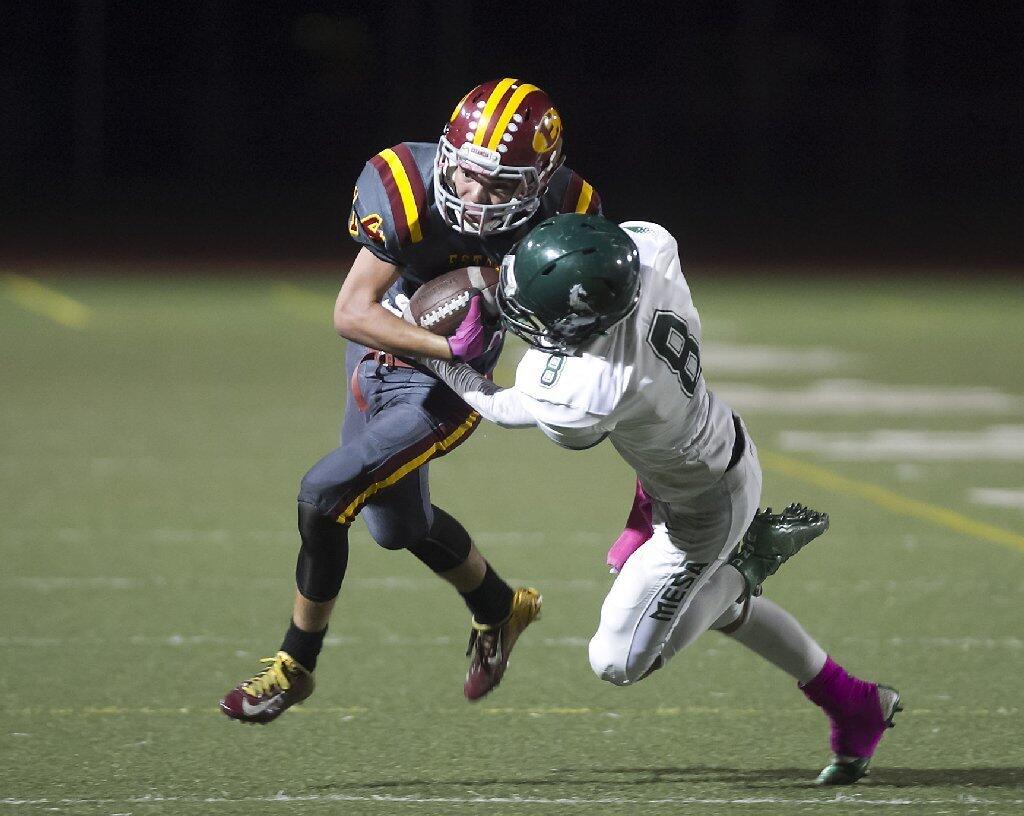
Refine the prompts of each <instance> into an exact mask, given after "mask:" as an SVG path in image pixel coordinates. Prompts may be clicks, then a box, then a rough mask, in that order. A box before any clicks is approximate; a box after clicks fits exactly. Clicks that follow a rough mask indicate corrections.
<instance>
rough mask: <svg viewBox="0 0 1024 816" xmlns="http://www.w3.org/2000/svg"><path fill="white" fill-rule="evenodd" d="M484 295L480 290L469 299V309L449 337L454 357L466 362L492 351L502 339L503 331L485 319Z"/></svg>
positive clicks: (449, 345)
mask: <svg viewBox="0 0 1024 816" xmlns="http://www.w3.org/2000/svg"><path fill="white" fill-rule="evenodd" d="M483 301H484V299H483V296H482V295H481V294H480V293H479V292H478V293H477V294H475V295H473V297H472V298H470V301H469V311H468V312H466V316H465V317H464V318H462V322H461V323H460V324H459V327H458V328H457V329H456V330H455V334H453V335H452V336H451V337H449V338H448V348H450V349H451V352H452V357H453V358H455V359H456V360H458V361H460V362H464V363H468V362H469V361H470V360H475V359H476V358H477V357H480V356H482V355H484V354H486V353H487V352H488V351H490V350H491V349H492V348H494V346H495V345H496V343H497V342H498V341H499V340H500V339H501V332H500V331H499V329H498V328H497V327H495V326H490V325H488V324H487V322H486V321H485V319H484V313H483Z"/></svg>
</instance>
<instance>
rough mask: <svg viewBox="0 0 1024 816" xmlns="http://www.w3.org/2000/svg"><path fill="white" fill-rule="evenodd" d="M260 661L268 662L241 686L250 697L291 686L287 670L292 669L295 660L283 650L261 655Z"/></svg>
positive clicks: (283, 689)
mask: <svg viewBox="0 0 1024 816" xmlns="http://www.w3.org/2000/svg"><path fill="white" fill-rule="evenodd" d="M260 663H269V664H270V665H268V666H267V668H265V669H264V670H263V671H261V672H260V673H259V674H257V675H256V676H255V677H253V678H252V680H250V681H249V682H248V683H246V684H245V685H244V686H242V691H244V692H245V693H246V694H248V695H250V696H252V697H260V696H262V695H264V694H271V693H273V692H276V691H277V690H279V689H280V690H281V691H287V690H288V689H289V688H290V687H291V681H290V680H289V679H288V674H287V672H288V670H294V668H295V661H294V660H292V659H291V657H289V656H288V655H287V654H285V653H284V652H278V653H277V655H276V656H274V657H261V658H260Z"/></svg>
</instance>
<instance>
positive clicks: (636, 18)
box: [0, 0, 1024, 269]
mask: <svg viewBox="0 0 1024 816" xmlns="http://www.w3.org/2000/svg"><path fill="white" fill-rule="evenodd" d="M2 25H3V32H2V33H0V38H2V40H0V45H2V47H3V50H2V60H3V69H2V78H0V92H2V100H3V108H4V110H3V116H2V117H0V150H2V155H3V161H2V171H0V207H2V224H0V255H2V256H3V257H4V259H6V260H8V261H11V260H22V261H24V260H36V259H45V258H50V259H53V258H93V259H116V258H133V259H137V258H241V259H259V258H263V259H297V260H327V261H331V260H333V259H339V260H342V259H344V258H345V257H347V256H348V255H349V254H351V251H352V246H351V243H350V241H349V240H348V238H347V234H346V230H345V219H346V216H347V211H348V206H349V203H350V201H351V189H352V185H353V183H354V181H355V178H356V176H357V175H358V173H359V170H360V169H361V166H362V164H363V162H364V161H365V160H366V159H367V158H368V157H369V156H371V155H372V154H373V153H375V152H377V151H378V150H380V149H382V148H384V147H386V146H389V145H391V144H393V143H395V142H398V141H403V140H409V141H414V140H423V141H435V140H436V139H437V137H438V136H439V134H440V130H441V127H442V125H443V124H444V122H445V121H446V120H447V117H448V115H449V114H450V112H451V109H452V108H453V107H454V105H455V103H456V102H457V101H458V100H459V99H460V98H461V96H462V95H463V94H464V93H465V92H466V91H467V90H469V88H471V87H472V86H474V85H476V84H477V83H479V82H482V81H484V80H487V79H492V78H496V77H501V76H506V75H508V76H519V77H522V78H524V79H527V80H528V81H530V82H534V83H536V84H539V85H541V87H543V88H545V89H546V90H548V91H549V93H550V94H551V95H552V97H553V98H554V99H555V103H556V105H557V106H558V107H559V108H560V110H561V112H562V117H563V120H564V122H565V123H566V139H567V151H568V161H569V163H570V165H571V166H572V167H573V168H574V169H576V170H578V171H579V172H580V173H581V174H582V175H583V176H584V177H585V178H587V179H588V180H590V181H591V182H593V183H594V185H595V186H596V187H597V188H598V190H599V191H600V192H601V194H602V197H603V199H604V201H605V209H606V213H607V214H608V215H609V216H610V217H612V218H615V219H618V220H624V219H626V218H642V219H648V220H654V221H659V222H661V223H663V224H665V225H666V226H668V227H669V228H670V229H672V230H673V231H674V232H675V233H676V234H677V235H678V236H679V237H680V242H681V245H682V246H683V248H684V253H685V254H686V255H687V256H688V257H689V258H690V259H696V260H704V261H722V262H754V263H764V262H796V263H800V262H808V263H815V262H822V261H829V262H868V263H886V264H905V265H908V266H909V265H915V264H933V265H936V264H937V265H948V266H950V267H956V266H960V267H966V268H968V269H984V268H994V267H1005V266H1007V265H1011V266H1012V265H1014V264H1018V263H1020V262H1021V261H1022V260H1024V238H1022V235H1024V203H1022V202H1024V197H1022V189H1024V171H1022V164H1024V147H1022V144H1024V129H1022V124H1024V121H1022V119H1024V116H1022V110H1024V101H1022V100H1024V91H1022V87H1024V69H1022V65H1024V59H1022V54H1024V41H1022V32H1024V4H1021V3H984V2H979V3H974V2H966V0H965V2H963V3H929V2H909V0H893V2H843V3H798V2H770V1H769V0H750V2H701V3H687V2H683V3H679V4H677V5H675V6H672V5H669V4H664V5H663V4H645V3H631V4H623V5H619V4H614V5H612V4H608V5H603V4H599V3H545V4H522V3H511V2H509V3H500V4H499V3H490V2H477V3H471V2H466V1H465V0H460V1H459V2H451V3H431V2H424V1H422V0H420V1H414V2H406V3H392V4H388V3H339V2H335V3H330V2H320V3H312V2H278V1H274V2H258V0H257V1H253V2H246V3H241V2H227V1H226V0H203V2H197V3H194V4H191V3H184V4H179V3H170V2H161V3H158V2H114V0H107V1H106V2H102V1H101V0H79V2H65V3H57V2H55V3H17V4H10V3H5V4H4V14H3V20H2Z"/></svg>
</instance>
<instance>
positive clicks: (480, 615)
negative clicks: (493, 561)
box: [460, 564, 515, 624]
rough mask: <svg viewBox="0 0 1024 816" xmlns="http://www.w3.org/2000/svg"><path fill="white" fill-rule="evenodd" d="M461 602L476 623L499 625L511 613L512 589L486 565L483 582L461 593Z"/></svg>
mask: <svg viewBox="0 0 1024 816" xmlns="http://www.w3.org/2000/svg"><path fill="white" fill-rule="evenodd" d="M460 594H461V595H462V598H463V600H464V601H465V602H466V606H468V607H469V611H470V612H472V613H473V617H474V618H475V619H476V622H477V623H483V624H495V623H501V622H502V621H503V620H505V618H507V617H508V616H509V614H510V613H511V612H512V597H513V595H515V593H514V592H513V591H512V587H510V586H509V585H508V584H506V583H505V582H504V581H502V580H501V578H499V577H498V573H496V572H495V571H494V570H493V569H491V565H490V564H488V565H487V572H485V573H484V580H483V581H481V582H480V586H478V587H477V588H476V589H471V590H470V591H469V592H462V593H460Z"/></svg>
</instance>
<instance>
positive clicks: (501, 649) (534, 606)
mask: <svg viewBox="0 0 1024 816" xmlns="http://www.w3.org/2000/svg"><path fill="white" fill-rule="evenodd" d="M540 605H541V596H540V593H539V592H538V591H537V590H535V589H532V588H529V587H520V588H519V589H517V590H516V593H515V595H514V596H513V597H512V612H511V613H510V614H509V616H508V617H507V618H506V619H505V621H504V622H503V623H500V624H498V625H496V626H487V625H484V624H480V623H477V622H476V621H475V620H474V621H473V631H472V632H470V635H469V648H468V649H466V655H467V656H469V655H472V659H471V660H470V662H469V671H468V672H466V684H465V686H463V691H464V692H465V694H466V698H467V699H468V700H479V699H480V698H481V697H483V696H485V695H486V694H488V693H489V692H490V691H491V689H493V688H495V687H496V686H497V685H498V683H500V682H501V678H502V677H503V676H504V675H505V668H506V667H507V666H508V656H509V654H510V653H511V651H512V647H513V646H514V645H515V643H516V641H517V640H518V639H519V636H520V635H521V634H522V633H523V630H524V629H526V627H527V626H529V625H530V624H531V623H533V622H534V621H535V620H537V617H538V616H539V615H540Z"/></svg>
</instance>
